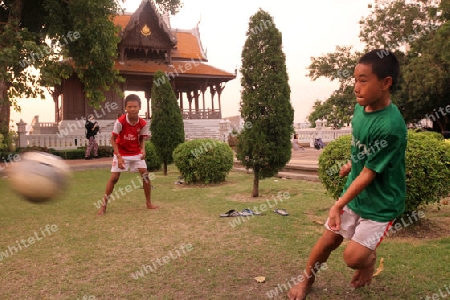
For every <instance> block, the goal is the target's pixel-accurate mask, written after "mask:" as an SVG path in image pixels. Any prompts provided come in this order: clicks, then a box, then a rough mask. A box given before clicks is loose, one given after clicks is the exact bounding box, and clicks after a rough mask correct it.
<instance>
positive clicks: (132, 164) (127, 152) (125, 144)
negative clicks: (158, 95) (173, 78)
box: [97, 94, 158, 215]
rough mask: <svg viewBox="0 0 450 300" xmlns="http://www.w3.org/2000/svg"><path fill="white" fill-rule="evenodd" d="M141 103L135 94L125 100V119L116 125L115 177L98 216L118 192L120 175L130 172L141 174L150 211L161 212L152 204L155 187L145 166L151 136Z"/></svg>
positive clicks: (113, 133) (112, 171)
mask: <svg viewBox="0 0 450 300" xmlns="http://www.w3.org/2000/svg"><path fill="white" fill-rule="evenodd" d="M140 109H141V99H140V98H139V96H137V95H135V94H131V95H128V96H127V97H126V98H125V111H126V112H127V113H126V114H125V115H122V116H120V117H119V118H118V119H117V120H116V123H115V124H114V129H113V132H112V135H111V145H112V147H113V149H114V158H113V163H112V167H111V176H110V177H109V180H108V183H107V184H106V190H105V195H104V196H103V203H102V206H101V207H100V209H99V211H98V213H97V214H98V215H103V214H104V213H106V205H107V204H108V199H109V196H110V195H111V193H112V192H113V190H114V185H115V184H116V183H117V181H118V180H119V177H120V173H121V172H124V171H127V170H130V171H131V172H133V171H136V170H138V171H139V173H140V174H141V176H142V184H143V187H144V194H145V200H146V204H147V208H148V209H157V208H158V206H156V205H153V204H152V201H151V190H150V189H151V184H150V178H149V177H148V172H147V164H146V163H145V141H144V138H145V137H147V136H148V128H147V122H145V120H144V119H142V118H140V117H139V115H138V114H139V110H140Z"/></svg>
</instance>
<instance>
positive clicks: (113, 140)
mask: <svg viewBox="0 0 450 300" xmlns="http://www.w3.org/2000/svg"><path fill="white" fill-rule="evenodd" d="M109 141H110V143H111V146H112V147H113V150H114V154H115V155H116V157H117V162H118V167H119V168H120V169H123V168H124V166H123V158H122V155H120V154H119V147H118V146H117V143H116V136H115V135H114V134H111V139H110V140H109Z"/></svg>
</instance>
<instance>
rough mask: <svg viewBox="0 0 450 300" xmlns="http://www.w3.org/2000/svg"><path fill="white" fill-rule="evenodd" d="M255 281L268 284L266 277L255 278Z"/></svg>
mask: <svg viewBox="0 0 450 300" xmlns="http://www.w3.org/2000/svg"><path fill="white" fill-rule="evenodd" d="M255 280H256V281H257V282H258V283H263V282H266V277H264V276H258V277H255Z"/></svg>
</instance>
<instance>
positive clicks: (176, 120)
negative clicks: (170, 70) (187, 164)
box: [150, 71, 184, 175]
mask: <svg viewBox="0 0 450 300" xmlns="http://www.w3.org/2000/svg"><path fill="white" fill-rule="evenodd" d="M154 79H155V80H154V82H158V83H160V84H154V85H153V86H152V121H151V123H150V131H151V133H152V137H151V141H152V143H153V144H154V145H155V147H156V151H157V152H158V155H159V156H160V157H161V160H162V162H163V163H164V175H167V165H168V164H170V163H172V162H173V156H172V153H173V150H175V148H176V147H177V146H178V145H179V144H181V143H183V142H184V123H183V117H182V116H181V111H180V108H179V106H178V103H177V97H176V96H175V93H174V92H173V90H172V86H171V85H170V82H169V81H168V80H165V79H167V78H166V75H165V74H164V73H163V72H162V71H158V72H156V73H155V75H154Z"/></svg>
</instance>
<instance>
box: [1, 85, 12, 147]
mask: <svg viewBox="0 0 450 300" xmlns="http://www.w3.org/2000/svg"><path fill="white" fill-rule="evenodd" d="M10 117H11V105H10V102H9V99H8V85H7V84H6V83H5V81H4V80H0V134H2V135H3V137H4V138H5V141H8V135H9V119H10ZM8 146H9V144H8Z"/></svg>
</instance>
